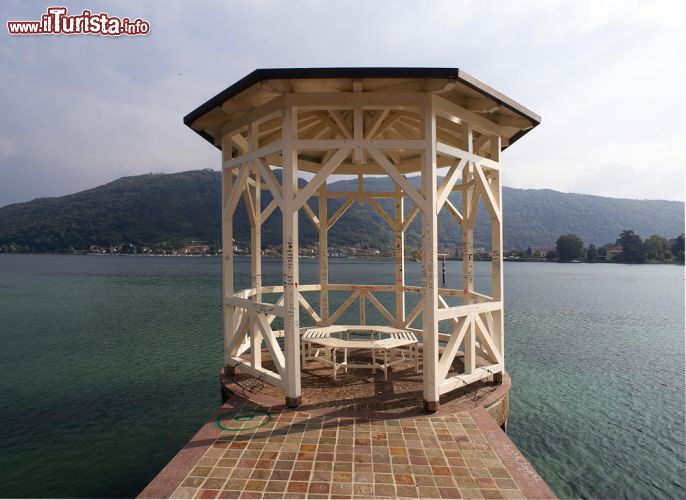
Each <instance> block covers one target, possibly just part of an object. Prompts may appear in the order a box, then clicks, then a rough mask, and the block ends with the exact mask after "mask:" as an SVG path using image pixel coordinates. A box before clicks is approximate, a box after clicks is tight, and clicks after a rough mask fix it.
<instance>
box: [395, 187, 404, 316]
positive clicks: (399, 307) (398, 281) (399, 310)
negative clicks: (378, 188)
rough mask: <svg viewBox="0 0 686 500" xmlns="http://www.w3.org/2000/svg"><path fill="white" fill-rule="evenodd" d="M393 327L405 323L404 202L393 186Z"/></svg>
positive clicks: (401, 195) (398, 190)
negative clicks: (394, 321)
mask: <svg viewBox="0 0 686 500" xmlns="http://www.w3.org/2000/svg"><path fill="white" fill-rule="evenodd" d="M394 200H395V320H396V323H395V327H396V328H402V327H403V325H404V324H405V232H404V231H403V222H404V221H405V212H404V209H405V206H404V205H405V203H404V199H403V194H402V191H401V190H400V187H399V186H397V185H396V186H395V198H394Z"/></svg>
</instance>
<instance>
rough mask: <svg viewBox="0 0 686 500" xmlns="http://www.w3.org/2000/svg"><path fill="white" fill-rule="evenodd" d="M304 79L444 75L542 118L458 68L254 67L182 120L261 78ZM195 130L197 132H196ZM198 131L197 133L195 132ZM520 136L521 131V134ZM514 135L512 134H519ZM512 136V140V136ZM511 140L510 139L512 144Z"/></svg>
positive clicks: (527, 115)
mask: <svg viewBox="0 0 686 500" xmlns="http://www.w3.org/2000/svg"><path fill="white" fill-rule="evenodd" d="M307 78H313V79H314V78H447V79H451V80H455V81H458V82H460V83H463V84H465V85H467V86H468V87H470V88H472V89H474V90H476V91H477V92H480V93H481V94H483V95H484V96H486V97H488V98H490V99H493V100H494V101H496V102H497V103H498V104H501V105H502V106H504V107H506V108H508V109H510V110H511V111H514V112H515V113H517V114H518V115H520V116H522V117H524V118H526V119H527V120H530V121H532V122H533V123H534V127H535V126H536V125H538V124H539V123H541V117H540V116H539V115H537V114H536V113H534V112H533V111H531V110H529V109H527V108H525V107H524V106H522V105H521V104H519V103H517V102H515V101H513V100H512V99H510V98H509V97H507V96H505V95H504V94H502V93H500V92H498V91H497V90H495V89H494V88H492V87H490V86H488V85H486V84H485V83H483V82H481V81H479V80H477V79H476V78H474V77H473V76H471V75H469V74H468V73H465V72H464V71H462V70H460V69H459V68H275V69H256V70H255V71H253V72H252V73H250V74H249V75H247V76H245V77H243V78H241V79H240V80H238V81H237V82H236V83H234V84H233V85H231V86H230V87H228V88H226V89H225V90H223V91H221V92H220V93H219V94H217V95H216V96H214V97H213V98H212V99H210V100H209V101H207V102H205V103H204V104H202V105H200V106H198V107H197V108H196V109H194V110H193V111H191V112H190V113H188V114H187V115H186V116H185V117H184V118H183V123H184V124H186V125H187V126H189V127H190V126H191V124H192V123H193V122H194V121H195V120H197V119H198V118H200V117H201V116H203V115H204V114H206V113H208V112H210V111H212V110H213V109H214V108H216V107H218V106H221V105H222V104H223V103H224V102H226V101H228V100H229V99H231V98H232V97H234V96H236V95H238V94H240V93H241V92H243V91H244V90H246V89H248V88H249V87H252V86H253V85H255V84H256V83H258V82H260V81H263V80H296V79H307ZM196 132H198V131H196ZM198 133H200V132H198ZM200 135H201V136H203V137H204V138H205V139H208V140H209V141H210V142H213V141H212V140H211V139H209V138H208V136H207V134H205V133H200ZM521 135H523V134H521ZM521 135H520V134H516V135H515V136H514V137H517V138H519V137H521ZM514 137H513V139H514ZM513 142H514V140H510V144H512V143H513Z"/></svg>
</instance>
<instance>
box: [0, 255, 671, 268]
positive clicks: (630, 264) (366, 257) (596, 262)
mask: <svg viewBox="0 0 686 500" xmlns="http://www.w3.org/2000/svg"><path fill="white" fill-rule="evenodd" d="M3 255H65V256H71V257H185V258H188V257H191V258H201V257H221V256H222V254H199V255H197V254H196V255H185V254H169V255H163V254H142V253H138V254H131V253H104V254H103V253H69V252H12V253H9V252H0V257H1V256H3ZM234 257H245V258H246V259H249V258H250V255H242V254H241V255H236V254H234ZM280 257H281V256H280V255H262V258H263V259H264V258H267V259H279V258H280ZM318 258H319V257H318V256H316V255H315V256H309V255H301V256H300V259H306V260H309V259H318ZM329 260H333V261H336V260H376V261H386V262H395V259H394V258H393V257H375V256H372V255H368V256H367V255H361V256H359V257H355V256H351V257H329ZM438 260H439V261H440V260H441V258H440V257H439V259H438ZM446 260H447V261H459V262H462V258H460V257H447V258H446ZM474 260H475V262H491V260H490V259H474ZM503 261H504V262H517V263H519V262H529V263H532V262H533V263H538V264H625V265H629V266H634V265H642V264H666V265H680V266H683V265H684V262H680V261H677V260H673V261H671V262H666V261H659V260H651V261H646V262H643V263H641V264H636V263H628V262H613V261H610V260H596V261H580V262H559V261H556V260H545V259H522V258H517V259H508V258H505V259H503ZM405 262H421V261H415V260H412V259H409V258H406V259H405Z"/></svg>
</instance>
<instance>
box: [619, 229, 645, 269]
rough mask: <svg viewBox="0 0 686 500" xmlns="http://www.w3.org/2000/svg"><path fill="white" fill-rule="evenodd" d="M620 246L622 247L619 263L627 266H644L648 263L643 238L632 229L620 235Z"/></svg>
mask: <svg viewBox="0 0 686 500" xmlns="http://www.w3.org/2000/svg"><path fill="white" fill-rule="evenodd" d="M617 244H618V245H622V253H621V254H620V255H619V261H620V262H624V263H625V264H642V263H644V262H645V261H646V249H645V245H644V244H643V240H641V237H640V236H639V235H638V234H636V233H634V232H633V231H632V230H631V229H625V230H624V231H622V233H621V234H620V235H619V240H617Z"/></svg>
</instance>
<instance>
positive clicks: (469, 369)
mask: <svg viewBox="0 0 686 500" xmlns="http://www.w3.org/2000/svg"><path fill="white" fill-rule="evenodd" d="M465 136H466V142H467V144H466V149H467V151H468V152H469V153H472V152H473V148H474V140H473V137H474V136H473V130H472V125H471V123H468V122H467V123H465ZM473 180H474V165H473V163H472V162H471V161H469V162H467V165H465V167H464V169H462V184H463V185H465V186H466V185H468V184H470V181H473ZM477 195H478V193H476V191H475V188H474V183H473V182H472V183H471V185H470V186H469V187H468V188H467V189H465V190H464V191H463V192H462V214H463V216H464V223H463V224H462V270H463V273H462V274H463V294H464V303H465V304H471V303H472V302H473V300H472V292H474V223H475V221H476V212H477V210H478V205H474V204H473V203H472V201H473V198H474V197H475V196H477ZM474 370H476V331H475V325H474V318H473V313H472V315H470V317H469V329H468V330H467V333H466V334H465V336H464V373H466V374H472V373H474Z"/></svg>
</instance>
